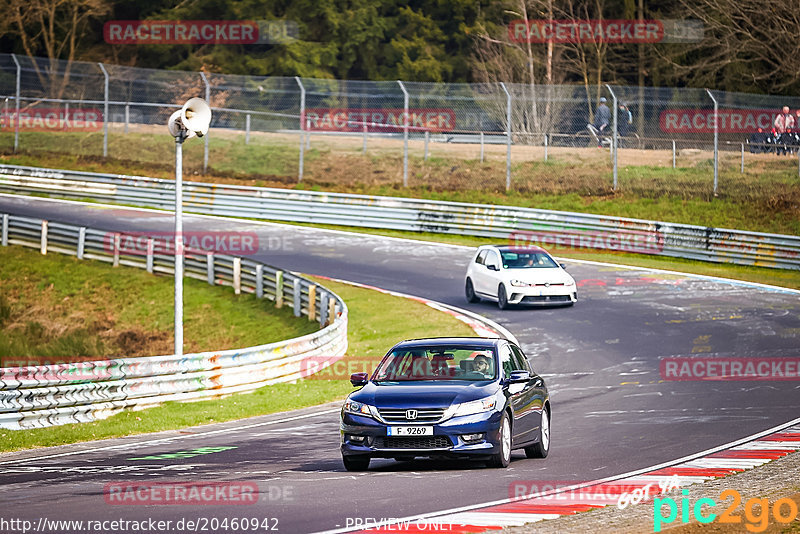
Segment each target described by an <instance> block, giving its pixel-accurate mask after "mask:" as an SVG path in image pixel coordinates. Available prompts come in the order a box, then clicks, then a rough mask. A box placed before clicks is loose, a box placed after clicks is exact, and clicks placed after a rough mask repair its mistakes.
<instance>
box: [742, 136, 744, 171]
mask: <svg viewBox="0 0 800 534" xmlns="http://www.w3.org/2000/svg"><path fill="white" fill-rule="evenodd" d="M741 174H744V143H742V168H741Z"/></svg>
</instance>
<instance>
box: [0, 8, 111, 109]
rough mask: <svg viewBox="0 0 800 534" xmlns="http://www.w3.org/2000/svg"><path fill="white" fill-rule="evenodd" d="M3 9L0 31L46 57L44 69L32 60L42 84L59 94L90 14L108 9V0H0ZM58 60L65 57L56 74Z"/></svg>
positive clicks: (52, 93)
mask: <svg viewBox="0 0 800 534" xmlns="http://www.w3.org/2000/svg"><path fill="white" fill-rule="evenodd" d="M0 9H1V10H2V12H3V13H4V17H3V20H2V22H0V31H1V32H2V33H5V34H7V35H13V36H16V37H17V38H19V42H20V43H21V45H22V48H23V50H24V51H25V53H26V54H27V55H28V56H31V57H33V56H35V55H37V54H41V53H43V54H44V55H45V56H46V57H47V58H48V60H49V64H48V66H47V70H46V72H42V69H41V67H40V66H39V65H38V64H37V63H36V62H33V68H34V70H35V71H36V75H37V76H38V77H39V81H40V83H41V85H42V87H43V88H45V89H46V90H47V91H48V96H50V97H51V98H60V97H61V96H62V95H63V93H64V91H65V89H66V87H67V84H68V83H69V78H70V72H71V67H72V62H73V61H74V60H75V55H76V52H77V50H78V45H79V44H80V39H81V37H82V36H83V34H84V33H85V31H86V29H87V26H88V23H89V21H90V20H91V19H92V18H96V17H100V16H102V15H105V14H106V13H108V12H109V11H110V4H109V2H108V0H0ZM59 60H66V61H67V63H66V67H65V68H64V72H63V73H61V74H60V75H59V72H58V65H59Z"/></svg>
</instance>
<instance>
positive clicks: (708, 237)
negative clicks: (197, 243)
mask: <svg viewBox="0 0 800 534" xmlns="http://www.w3.org/2000/svg"><path fill="white" fill-rule="evenodd" d="M0 192H6V193H17V194H31V193H39V194H47V195H50V196H54V197H60V198H72V199H87V198H88V199H93V200H97V201H102V202H110V203H120V204H126V205H134V206H142V207H151V208H159V209H168V210H171V209H172V206H173V203H174V183H173V182H172V181H171V180H162V179H156V178H146V177H137V176H126V175H115V174H99V173H89V172H82V171H67V170H56V169H42V168H36V167H21V166H13V165H0ZM184 199H185V200H184V211H186V212H191V213H200V214H206V215H220V216H228V217H247V218H253V219H265V220H281V221H289V222H306V223H319V224H336V225H345V226H355V227H364V228H381V229H392V230H407V231H415V232H434V233H443V234H456V235H471V236H476V237H486V238H491V239H500V240H503V241H504V242H508V243H511V244H518V245H520V244H541V245H543V246H545V248H553V246H554V245H555V246H556V247H558V246H562V245H563V246H566V247H570V246H577V247H580V248H586V247H588V248H594V249H598V250H623V251H625V250H627V249H625V246H630V247H633V248H634V249H635V250H634V251H636V252H642V253H647V254H652V255H658V256H669V257H676V258H686V259H693V260H701V261H709V262H718V263H735V264H740V265H755V266H760V267H773V268H780V269H800V237H798V236H791V235H780V234H767V233H760V232H747V231H740V230H731V229H724V228H712V227H703V226H694V225H687V224H676V223H667V222H660V221H647V220H640V219H629V218H622V217H610V216H604V215H591V214H585V213H569V212H561V211H551V210H540V209H533V208H521V207H511V206H495V205H489V204H469V203H461V202H443V201H433V200H420V199H410V198H396V197H378V196H367V195H353V194H344V193H323V192H316V191H298V190H294V189H274V188H264V187H247V186H234V185H226V184H210V183H200V182H184ZM576 243H577V245H576ZM626 243H627V245H626Z"/></svg>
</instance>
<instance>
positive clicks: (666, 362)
mask: <svg viewBox="0 0 800 534" xmlns="http://www.w3.org/2000/svg"><path fill="white" fill-rule="evenodd" d="M659 367H660V370H661V378H662V379H663V380H770V381H771V380H800V357H798V358H791V357H790V358H705V357H700V356H697V357H690V356H685V357H682V356H678V357H669V358H662V359H661V362H660V364H659Z"/></svg>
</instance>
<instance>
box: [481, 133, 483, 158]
mask: <svg viewBox="0 0 800 534" xmlns="http://www.w3.org/2000/svg"><path fill="white" fill-rule="evenodd" d="M481 163H483V132H481Z"/></svg>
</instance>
